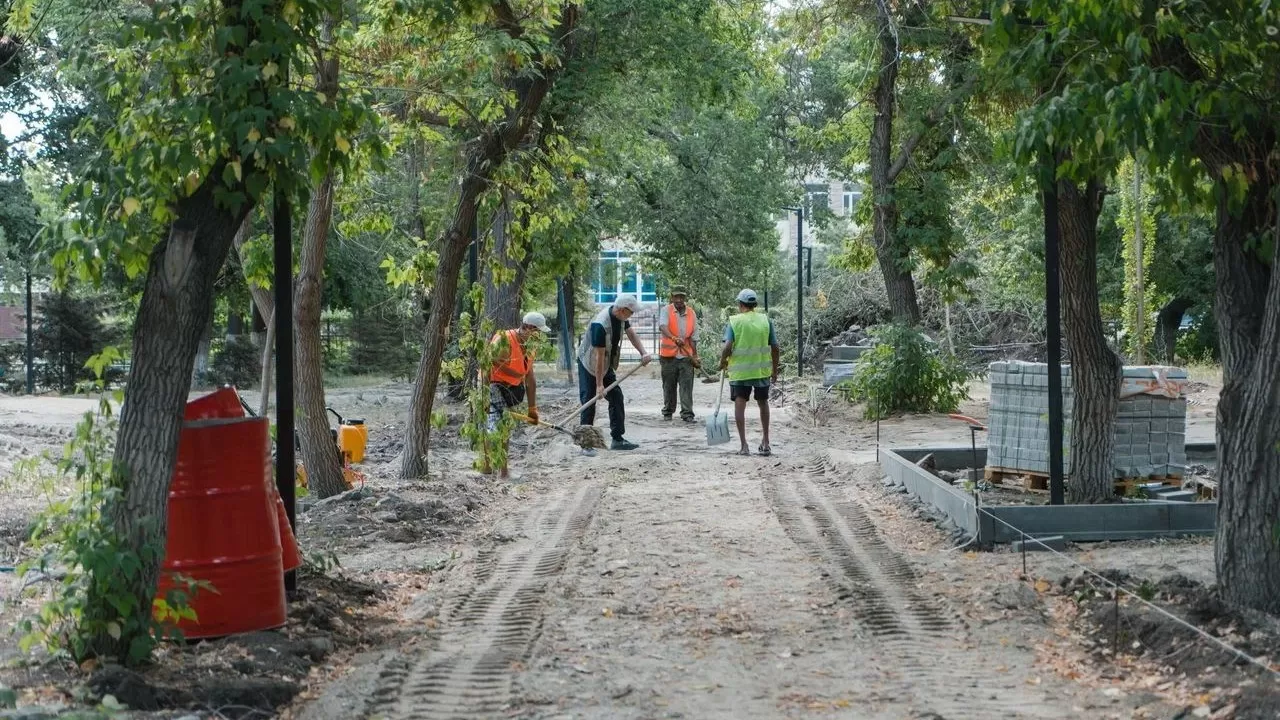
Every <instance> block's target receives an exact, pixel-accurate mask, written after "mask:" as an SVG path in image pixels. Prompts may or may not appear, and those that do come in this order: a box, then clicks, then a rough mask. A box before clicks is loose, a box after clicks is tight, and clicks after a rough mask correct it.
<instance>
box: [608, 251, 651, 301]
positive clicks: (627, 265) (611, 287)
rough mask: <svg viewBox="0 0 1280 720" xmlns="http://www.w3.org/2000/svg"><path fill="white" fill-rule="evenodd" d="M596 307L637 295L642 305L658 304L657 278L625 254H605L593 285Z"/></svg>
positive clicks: (611, 252) (618, 252)
mask: <svg viewBox="0 0 1280 720" xmlns="http://www.w3.org/2000/svg"><path fill="white" fill-rule="evenodd" d="M591 290H592V293H593V294H594V295H595V301H596V302H597V303H601V304H604V303H611V302H613V301H614V300H616V299H617V298H618V296H619V295H622V294H627V295H635V296H636V297H637V298H639V299H640V302H642V303H654V302H657V301H658V278H657V277H655V276H654V275H653V274H652V273H646V272H645V271H644V268H643V266H641V265H640V263H639V261H638V260H637V259H635V258H633V257H631V256H630V255H629V254H628V253H627V252H626V251H623V250H604V251H602V252H601V253H600V259H599V261H598V262H597V263H596V273H595V277H594V278H593V280H592V283H591Z"/></svg>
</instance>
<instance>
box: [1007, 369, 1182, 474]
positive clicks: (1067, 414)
mask: <svg viewBox="0 0 1280 720" xmlns="http://www.w3.org/2000/svg"><path fill="white" fill-rule="evenodd" d="M988 369H989V373H990V374H989V377H990V381H991V412H990V415H989V417H988V422H987V425H988V429H989V438H988V440H987V469H988V470H989V471H990V472H991V473H992V474H1001V473H1005V474H1015V473H1022V474H1031V475H1048V474H1049V366H1048V365H1047V364H1044V363H1027V362H994V363H991V365H990V366H989V368H988ZM1186 377H1187V373H1186V370H1183V369H1181V368H1171V367H1158V366H1139V367H1126V368H1125V369H1124V384H1123V386H1122V388H1121V391H1120V410H1119V415H1118V417H1117V418H1116V427H1115V439H1116V448H1115V476H1116V478H1117V479H1125V478H1168V477H1182V476H1183V475H1184V474H1185V473H1186V468H1187V453H1186V424H1187V402H1186V400H1185V399H1184V398H1183V397H1182V388H1183V386H1184V385H1185V383H1186ZM1071 395H1072V383H1071V368H1070V366H1063V368H1062V410H1063V437H1062V451H1063V470H1064V472H1065V473H1066V474H1068V475H1070V474H1071V427H1072V425H1071V423H1072V418H1071Z"/></svg>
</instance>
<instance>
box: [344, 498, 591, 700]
mask: <svg viewBox="0 0 1280 720" xmlns="http://www.w3.org/2000/svg"><path fill="white" fill-rule="evenodd" d="M600 495H601V491H600V488H599V486H594V485H582V486H579V487H577V488H572V489H569V490H565V491H563V492H561V493H560V494H559V496H557V497H554V498H552V499H550V500H548V502H546V503H545V504H544V505H543V506H542V507H541V509H539V510H535V511H533V512H531V513H530V514H529V515H527V516H526V520H525V522H524V523H523V533H522V534H523V535H524V537H523V538H522V539H521V540H518V541H517V542H515V543H512V544H511V545H509V546H508V547H506V548H502V549H500V550H498V551H496V552H494V553H493V554H492V555H490V556H489V557H488V558H487V561H486V562H483V563H482V564H481V566H480V567H479V569H477V571H476V578H477V583H478V585H477V587H476V588H475V589H474V590H472V591H471V592H470V593H468V594H467V595H466V596H464V597H463V598H462V599H461V600H460V601H459V602H458V604H457V605H456V606H455V607H454V609H453V611H452V612H450V613H449V614H448V616H447V617H446V619H445V620H444V621H443V627H444V629H443V630H442V631H441V632H440V634H439V636H438V638H437V640H436V642H433V643H432V644H431V647H429V648H428V649H426V650H425V651H423V652H421V653H419V654H417V655H412V656H408V657H403V658H400V659H399V660H398V661H395V662H392V663H389V664H388V665H387V666H386V668H384V670H383V671H382V674H381V677H380V682H379V687H378V689H377V691H375V693H374V695H373V696H372V698H371V699H370V702H369V704H368V706H367V708H366V712H365V717H366V718H381V719H384V720H445V719H461V718H492V717H496V716H499V715H500V714H501V713H502V711H503V710H504V708H505V707H506V705H507V704H508V702H509V701H510V695H511V682H512V673H513V672H514V670H515V669H517V668H518V666H519V663H521V662H523V661H524V660H525V659H526V657H527V655H528V653H529V650H530V648H531V646H532V644H533V642H534V640H536V639H537V636H538V633H539V632H540V630H541V628H542V612H543V609H542V603H543V598H544V595H545V593H546V589H547V585H548V583H549V582H550V581H551V580H552V579H554V577H555V576H556V575H557V574H559V572H560V571H561V570H562V569H563V568H564V564H565V561H566V559H567V558H568V555H569V552H570V550H571V549H572V548H573V545H574V544H575V543H576V542H577V541H578V539H579V538H580V537H582V534H583V533H584V532H585V531H586V528H587V525H588V524H589V523H590V522H591V517H592V514H593V512H594V511H595V508H596V505H597V504H598V503H599V501H600Z"/></svg>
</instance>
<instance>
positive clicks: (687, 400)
mask: <svg viewBox="0 0 1280 720" xmlns="http://www.w3.org/2000/svg"><path fill="white" fill-rule="evenodd" d="M688 298H689V291H688V290H687V289H685V287H684V286H683V285H675V286H673V287H672V288H671V303H670V304H669V305H664V306H662V309H661V310H659V311H658V331H659V332H660V333H662V343H661V344H660V345H659V346H658V363H659V364H660V365H661V366H662V419H663V420H670V419H671V418H672V416H674V415H675V413H676V393H677V390H678V391H679V395H680V419H681V420H683V421H685V422H687V423H691V422H693V421H694V416H693V371H694V369H695V368H698V367H701V366H702V361H701V360H699V359H698V341H697V330H698V316H697V313H695V312H694V311H693V308H691V307H689V305H688V302H687V301H688Z"/></svg>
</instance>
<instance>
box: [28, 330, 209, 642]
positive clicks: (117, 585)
mask: <svg viewBox="0 0 1280 720" xmlns="http://www.w3.org/2000/svg"><path fill="white" fill-rule="evenodd" d="M118 358H119V353H118V352H115V351H114V349H109V350H108V351H106V352H104V353H102V354H101V355H98V356H95V358H93V359H92V360H91V361H90V362H89V363H88V364H89V365H90V366H91V368H92V369H93V371H94V373H95V375H96V376H97V377H98V380H99V386H100V387H101V379H102V375H103V371H104V370H105V368H106V367H107V365H109V364H110V363H111V362H113V361H115V360H116V359H118ZM114 402H117V403H118V402H119V397H116V398H114ZM115 429H116V419H115V416H114V410H113V399H112V398H110V397H108V395H107V394H106V393H105V392H104V393H103V394H102V395H101V397H100V399H99V402H98V407H97V410H96V411H94V412H87V413H85V416H84V419H83V420H81V422H80V424H79V425H77V427H76V430H75V433H74V435H73V436H72V438H71V440H70V441H69V442H68V443H67V445H66V447H65V448H64V449H63V453H62V456H61V458H59V459H56V460H55V459H54V458H45V459H46V460H49V461H50V462H53V463H54V464H55V466H56V468H57V470H58V472H59V473H60V474H62V475H64V476H66V477H69V478H71V479H73V480H74V482H75V488H76V491H75V493H74V494H73V495H72V496H71V497H70V498H68V499H65V500H58V501H55V502H53V503H52V504H50V505H49V507H48V508H46V509H45V510H44V511H42V512H41V513H40V514H39V515H37V516H36V518H35V520H34V522H33V527H32V532H31V548H32V549H33V550H34V551H35V552H36V553H37V555H36V556H35V557H34V558H33V559H31V560H28V561H26V562H24V563H22V564H21V565H20V566H19V567H18V574H19V576H20V577H23V578H24V579H26V580H28V582H30V581H34V580H36V579H39V578H44V579H46V580H48V581H50V582H52V589H51V590H50V592H49V595H48V596H47V597H46V599H45V600H44V602H43V604H42V605H41V608H40V611H39V613H37V614H36V615H34V616H32V617H28V618H25V619H23V620H22V621H21V622H20V623H19V627H20V630H21V632H22V633H23V639H22V644H23V647H24V649H29V648H31V647H32V646H34V645H36V644H39V645H41V646H43V647H45V648H46V649H48V650H49V651H50V652H53V653H56V654H62V655H65V656H67V657H69V658H70V659H72V660H74V661H75V662H81V661H83V660H85V659H87V658H93V657H98V658H104V659H111V660H115V661H118V662H121V663H125V664H130V665H133V664H137V663H140V662H142V661H144V660H145V659H147V658H148V657H149V656H150V654H151V650H152V648H153V647H154V646H155V644H156V643H158V642H160V641H161V640H163V639H165V638H176V639H181V633H180V631H178V630H177V628H176V627H175V623H176V622H177V621H178V620H180V619H191V620H194V619H195V611H194V610H192V609H191V608H190V607H189V605H188V603H187V598H188V597H190V596H191V595H192V594H193V593H194V592H195V591H196V590H197V589H211V588H209V586H208V585H207V583H197V582H194V581H189V580H184V579H181V578H179V583H178V585H179V589H175V590H173V591H171V592H169V593H168V594H167V595H166V597H164V598H156V599H155V601H154V603H152V604H150V605H147V606H144V607H140V606H139V605H138V601H137V596H136V595H135V593H134V587H135V585H136V584H137V583H138V581H139V574H140V573H142V572H143V567H144V564H146V563H156V564H158V563H159V562H160V561H161V559H162V558H163V556H164V547H163V546H162V544H161V543H158V542H157V543H151V544H149V545H147V546H145V547H142V548H133V547H131V546H130V544H129V542H128V541H127V539H126V538H125V537H124V536H123V535H122V534H121V533H120V531H119V530H118V529H117V528H116V527H115V526H114V525H113V524H112V523H111V521H110V519H109V518H110V516H111V509H112V507H113V506H114V505H116V504H117V503H120V502H123V489H122V488H120V487H119V486H118V485H117V484H116V482H117V481H116V478H115V476H114V475H113V474H112V469H111V449H112V443H113V440H114V436H115ZM143 522H154V521H153V520H149V519H148V520H144V521H143ZM103 639H106V642H107V643H109V644H106V645H104V644H102V643H103V642H104V640H103Z"/></svg>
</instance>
